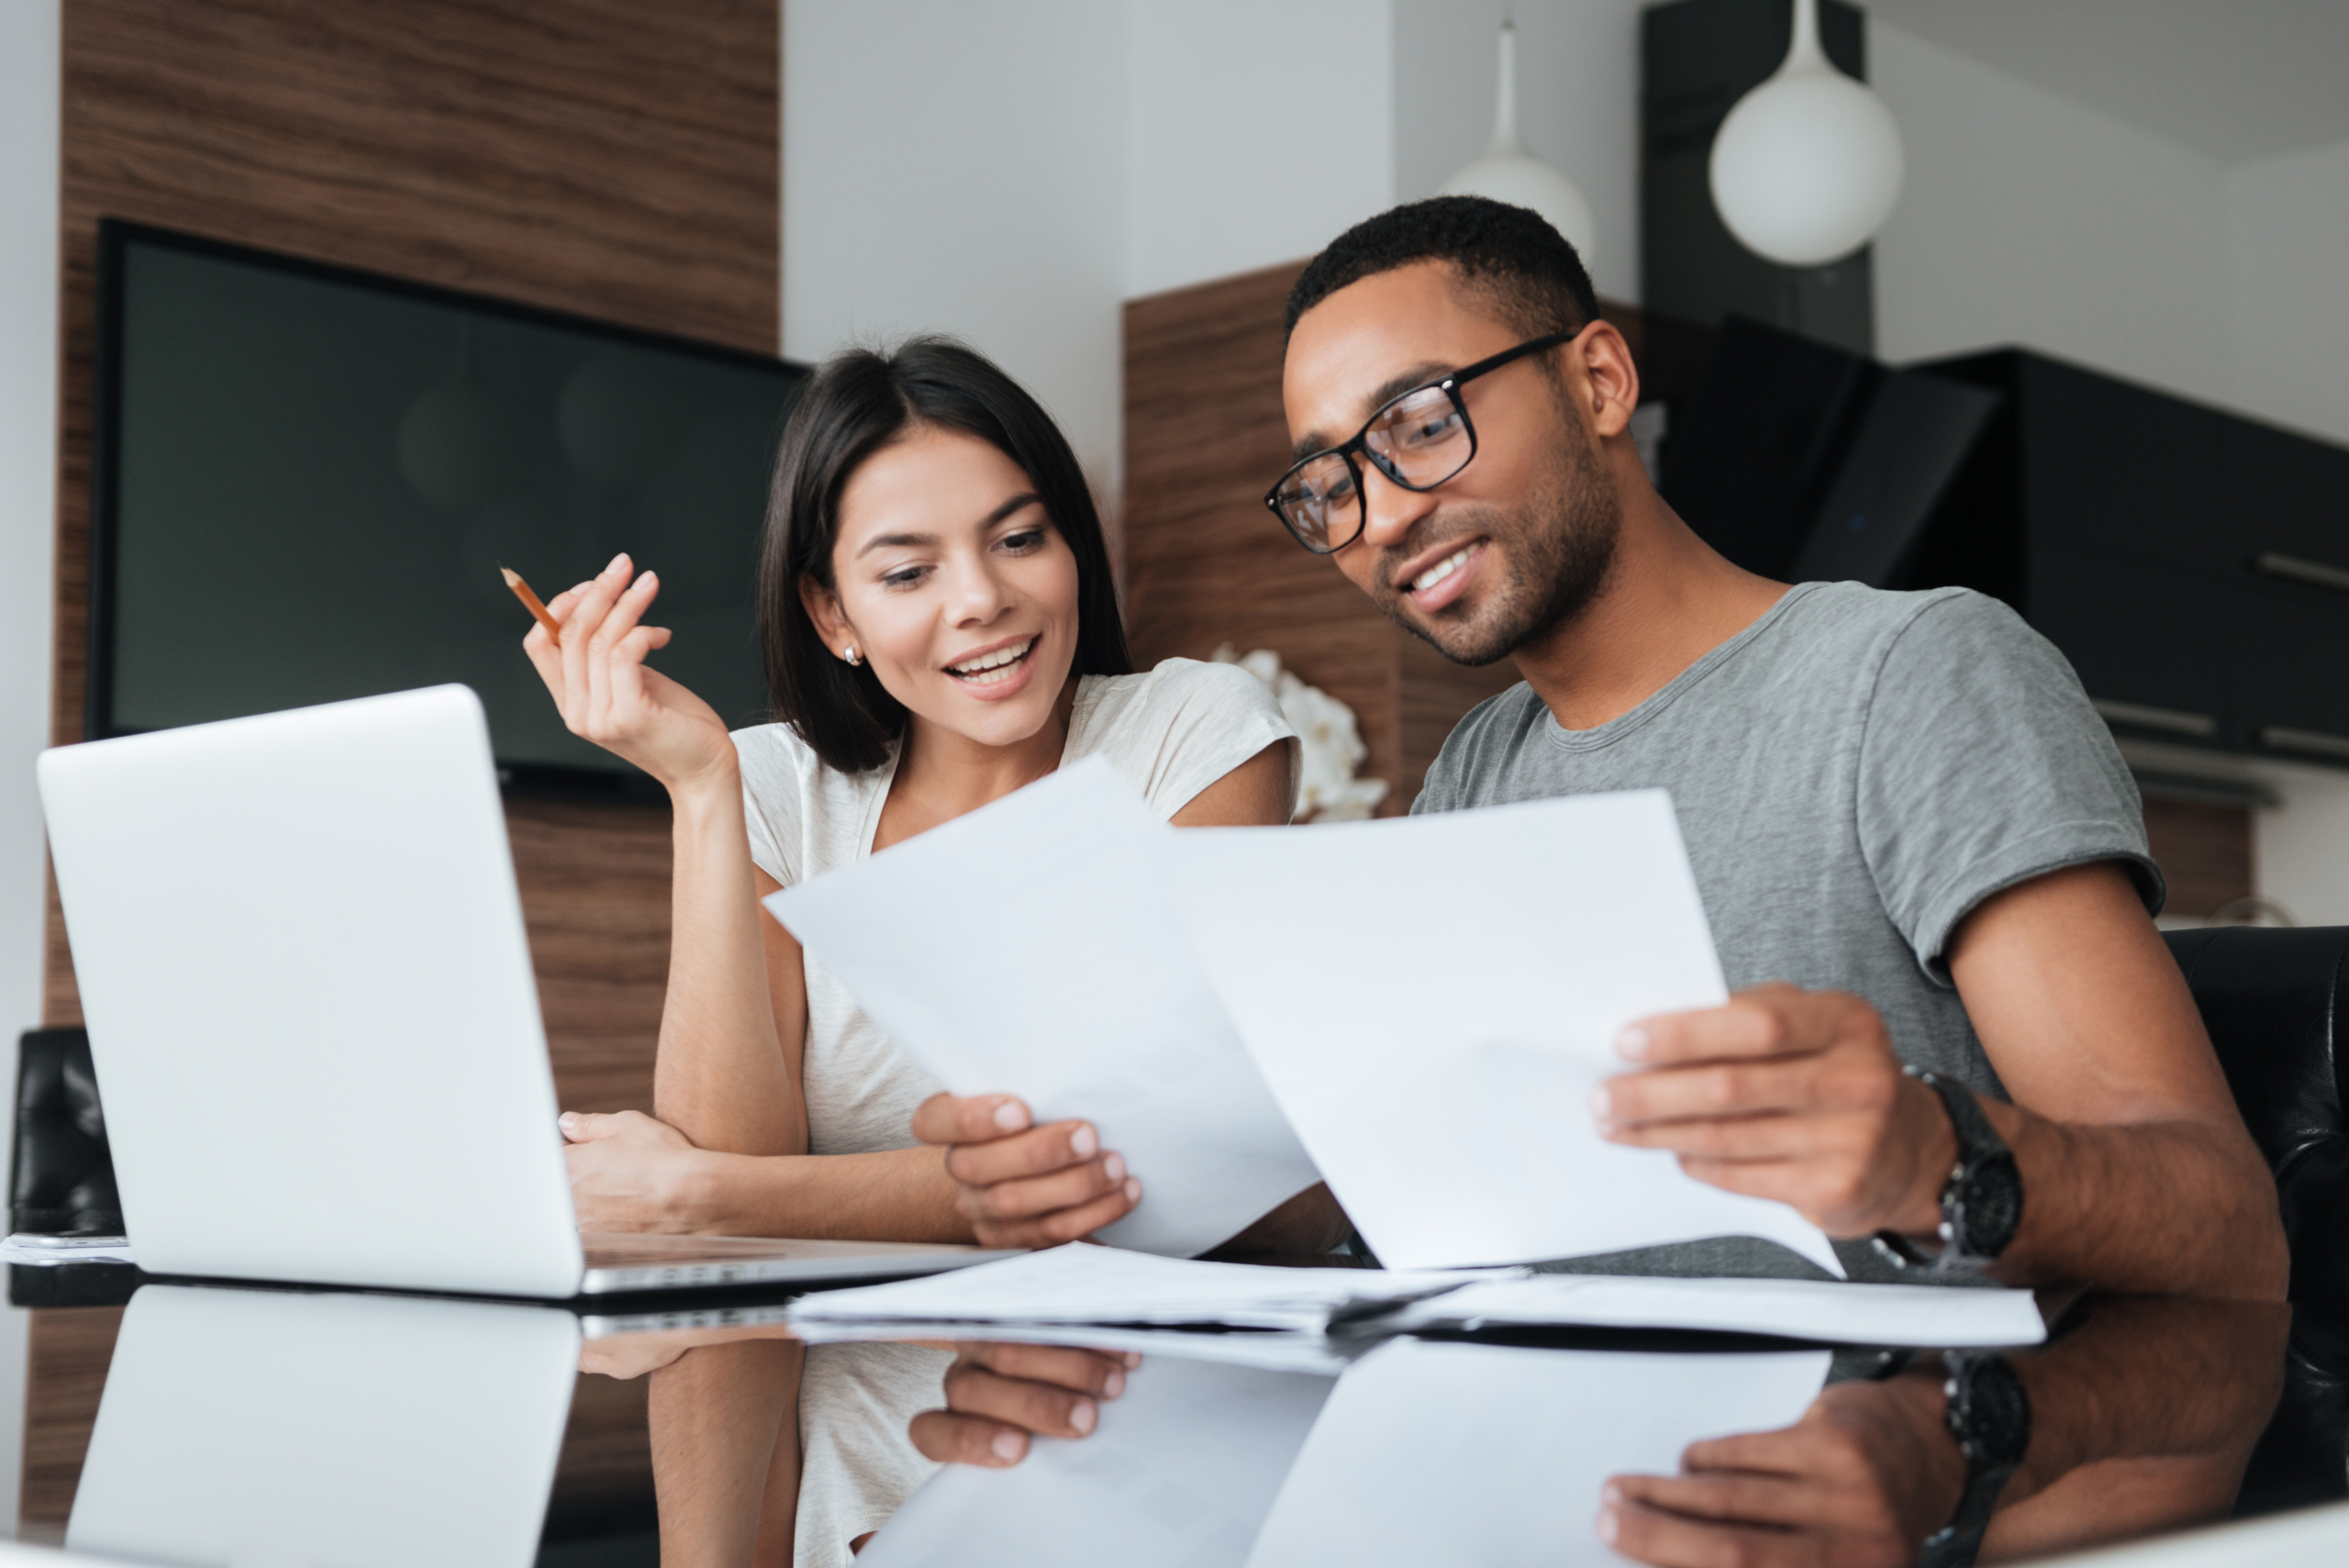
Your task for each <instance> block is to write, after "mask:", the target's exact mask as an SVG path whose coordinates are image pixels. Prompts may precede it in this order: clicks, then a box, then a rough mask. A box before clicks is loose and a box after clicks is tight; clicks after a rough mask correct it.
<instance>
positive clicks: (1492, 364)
mask: <svg viewBox="0 0 2349 1568" xmlns="http://www.w3.org/2000/svg"><path fill="white" fill-rule="evenodd" d="M1582 332H1583V328H1575V330H1574V331H1572V332H1553V333H1551V334H1550V335H1549V336H1548V337H1546V338H1536V339H1533V340H1532V341H1531V342H1530V343H1520V344H1519V345H1518V346H1517V347H1516V348H1514V349H1504V350H1501V352H1499V353H1497V354H1495V355H1494V356H1493V357H1492V358H1491V359H1488V360H1478V361H1476V362H1475V364H1473V365H1470V366H1468V367H1467V368H1465V369H1464V370H1456V371H1453V373H1451V374H1450V375H1448V376H1445V377H1444V378H1443V379H1442V381H1431V382H1430V383H1428V384H1427V385H1425V386H1415V387H1413V388H1412V389H1411V390H1410V391H1408V392H1406V393H1403V394H1402V395H1399V396H1397V397H1393V398H1389V399H1388V400H1387V401H1386V403H1385V404H1383V405H1381V406H1380V407H1379V410H1378V412H1377V413H1375V414H1373V415H1372V416H1371V417H1369V419H1368V420H1366V421H1365V422H1364V425H1363V428H1361V429H1359V430H1357V431H1355V432H1354V439H1353V440H1350V441H1347V442H1345V443H1343V444H1342V445H1340V446H1334V447H1329V448H1326V449H1324V450H1320V451H1318V452H1315V453H1313V454H1312V455H1311V456H1310V457H1308V458H1306V459H1304V460H1303V461H1302V462H1298V463H1297V466H1296V467H1294V468H1292V469H1290V470H1289V471H1288V472H1287V473H1284V474H1282V475H1281V482H1280V483H1279V484H1275V485H1274V486H1273V487H1272V488H1271V489H1270V490H1268V491H1266V492H1265V493H1264V505H1265V506H1270V507H1271V508H1272V509H1273V515H1274V516H1275V517H1278V518H1279V519H1280V520H1281V526H1282V527H1284V528H1287V529H1288V531H1289V532H1290V534H1291V535H1293V536H1294V537H1295V538H1296V539H1297V543H1299V544H1301V545H1303V546H1304V547H1305V548H1306V549H1308V550H1311V551H1312V552H1313V553H1314V554H1316V555H1329V554H1331V553H1333V552H1334V551H1337V550H1343V549H1345V547H1346V546H1348V545H1350V544H1352V543H1353V541H1354V540H1355V539H1358V538H1360V537H1361V536H1362V528H1363V507H1362V470H1361V469H1359V468H1357V467H1355V466H1354V456H1355V454H1356V453H1360V454H1361V455H1362V456H1364V457H1366V458H1368V459H1370V461H1371V462H1375V463H1376V464H1377V465H1378V472H1379V473H1383V474H1385V475H1386V477H1387V478H1389V479H1391V480H1393V481H1394V482H1395V483H1396V484H1399V485H1401V486H1402V487H1403V488H1404V489H1406V490H1432V489H1434V488H1435V487H1436V486H1437V485H1439V484H1442V483H1443V482H1444V481H1445V480H1447V479H1450V478H1451V477H1453V475H1454V474H1456V473H1459V472H1460V471H1461V470H1462V469H1464V468H1466V467H1467V466H1468V464H1469V462H1470V461H1471V460H1472V459H1474V458H1475V455H1476V427H1475V425H1474V424H1473V423H1471V422H1470V420H1469V418H1468V403H1467V400H1466V399H1465V398H1464V397H1462V396H1461V395H1460V389H1461V388H1462V387H1463V386H1465V385H1466V384H1468V383H1470V382H1472V381H1474V380H1475V379H1476V378H1477V377H1478V376H1480V375H1484V374H1486V373H1488V372H1491V371H1497V370H1498V369H1500V368H1501V367H1502V366H1503V365H1505V364H1508V362H1509V361H1512V360H1521V359H1523V358H1524V357H1525V356H1526V355H1528V354H1538V353H1540V352H1541V351H1542V350H1544V349H1554V348H1556V347H1557V346H1558V345H1559V344H1561V343H1570V342H1572V341H1573V340H1574V339H1576V338H1578V337H1580V336H1582Z"/></svg>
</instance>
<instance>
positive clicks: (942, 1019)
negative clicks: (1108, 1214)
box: [766, 757, 1321, 1257]
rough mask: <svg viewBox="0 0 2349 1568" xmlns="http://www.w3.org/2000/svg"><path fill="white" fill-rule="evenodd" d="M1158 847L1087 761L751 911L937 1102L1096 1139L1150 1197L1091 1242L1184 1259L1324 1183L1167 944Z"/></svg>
mask: <svg viewBox="0 0 2349 1568" xmlns="http://www.w3.org/2000/svg"><path fill="white" fill-rule="evenodd" d="M1172 832H1173V829H1172V828H1168V827H1167V826H1166V825H1165V824H1164V823H1163V822H1161V821H1160V820H1159V819H1158V818H1157V817H1155V816H1154V815H1152V812H1151V810H1150V808H1149V807H1148V806H1146V805H1144V804H1143V802H1142V801H1141V798H1140V797H1139V796H1138V795H1135V793H1134V791H1133V789H1132V788H1131V787H1130V785H1129V784H1126V782H1125V781H1124V779H1122V778H1121V777H1120V776H1119V773H1118V772H1117V770H1116V769H1115V768H1114V767H1112V766H1111V765H1110V764H1109V763H1108V762H1107V761H1106V760H1104V759H1102V758H1099V757H1089V758H1086V759H1085V761H1083V762H1078V763H1076V764H1074V766H1071V767H1068V768H1063V769H1062V770H1061V771H1060V772H1059V773H1053V774H1052V775H1051V776H1050V777H1048V778H1045V779H1043V780H1041V781H1040V782H1038V783H1036V784H1030V785H1029V786H1028V787H1027V788H1026V789H1023V790H1020V791H1019V792H1017V793H1016V794H1014V795H1009V796H1008V797H1006V798H1005V799H1002V800H999V801H996V803H995V804H993V805H992V806H985V807H982V808H981V809H979V810H977V811H974V812H973V813H971V814H970V815H969V816H967V817H958V818H956V819H955V820H953V821H952V822H948V823H945V824H944V825H942V826H941V827H937V828H931V829H930V831H929V832H927V833H924V834H922V835H921V836H920V837H919V838H917V839H914V840H911V841H909V842H907V843H904V844H899V845H896V847H894V848H892V849H889V850H886V851H883V852H882V853H880V854H877V855H874V856H873V857H872V858H871V859H869V860H865V861H862V862H857V863H856V864H854V865H852V866H845V867H842V868H841V869H840V870H838V871H835V872H831V873H828V874H826V875H823V876H819V877H816V878H813V879H811V880H809V881H807V882H805V883H802V884H799V885H798V886H796V887H793V888H789V889H786V890H785V891H784V892H782V893H778V894H775V895H773V896H771V897H770V898H768V899H767V901H766V906H767V908H768V909H769V910H770V911H772V912H773V913H774V917H775V918H776V919H777V920H780V921H781V922H782V923H783V924H784V926H785V929H788V930H789V931H790V932H791V933H792V935H794V936H796V937H797V938H798V939H799V940H800V941H801V942H802V943H803V944H805V945H806V947H807V951H808V952H809V953H811V954H812V955H814V957H815V959H816V960H817V961H818V962H820V963H821V964H822V965H823V966H824V968H825V969H827V970H829V972H830V973H832V974H833V975H834V976H836V977H837V978H838V979H839V980H840V981H841V984H844V985H846V986H847V987H848V989H849V991H850V993H851V994H852V995H854V996H855V997H856V1000H857V1004H858V1006H862V1007H863V1009H864V1010H865V1012H866V1013H868V1014H870V1015H871V1016H872V1018H873V1020H874V1022H875V1023H877V1024H879V1025H880V1026H881V1028H882V1029H884V1030H885V1031H886V1032H887V1034H888V1036H889V1039H890V1041H891V1043H892V1044H894V1045H896V1047H897V1049H899V1050H900V1051H904V1052H905V1053H906V1054H907V1056H909V1057H911V1058H913V1060H914V1061H915V1062H918V1063H919V1064H920V1065H921V1066H922V1067H923V1068H924V1069H925V1070H927V1071H928V1072H929V1073H930V1075H931V1076H932V1077H934V1078H936V1079H937V1080H938V1081H939V1083H940V1084H941V1085H943V1086H944V1087H945V1088H947V1089H948V1090H950V1091H951V1092H952V1093H954V1094H957V1095H981V1094H995V1093H1000V1094H1013V1095H1019V1096H1020V1098H1022V1099H1023V1100H1025V1101H1026V1102H1027V1103H1028V1106H1029V1108H1030V1110H1031V1111H1032V1112H1034V1114H1035V1116H1036V1118H1037V1119H1038V1120H1039V1121H1056V1120H1060V1119H1063V1118H1084V1119H1085V1120H1088V1121H1090V1122H1092V1123H1093V1124H1094V1125H1095V1127H1096V1128H1097V1129H1099V1131H1100V1135H1101V1139H1102V1146H1103V1147H1104V1148H1106V1149H1110V1150H1114V1151H1117V1152H1118V1153H1119V1155H1120V1156H1121V1157H1122V1158H1123V1159H1124V1160H1125V1162H1126V1165H1127V1168H1128V1169H1129V1170H1130V1171H1132V1172H1133V1173H1135V1174H1136V1175H1137V1176H1139V1177H1140V1178H1141V1182H1142V1185H1143V1189H1144V1193H1145V1196H1144V1198H1143V1201H1142V1203H1141V1207H1138V1208H1136V1209H1135V1210H1134V1211H1133V1212H1132V1213H1130V1214H1129V1215H1128V1216H1127V1217H1126V1218H1123V1219H1120V1220H1119V1221H1118V1222H1117V1223H1116V1224H1114V1225H1111V1226H1109V1227H1108V1228H1107V1229H1103V1230H1102V1231H1101V1232H1100V1235H1101V1238H1102V1240H1106V1241H1108V1242H1111V1243H1113V1244H1115V1245H1117V1246H1120V1247H1134V1248H1140V1249H1141V1250H1142V1251H1151V1252H1162V1253H1166V1254H1169V1255H1171V1256H1175V1257H1190V1256H1192V1255H1193V1254H1195V1253H1198V1252H1203V1251H1207V1250H1208V1248H1210V1247H1212V1246H1214V1245H1216V1244H1217V1243H1218V1242H1220V1241H1224V1240H1230V1238H1231V1237H1232V1236H1234V1235H1236V1234H1238V1233H1239V1232H1240V1231H1241V1230H1243V1229H1246V1228H1247V1226H1248V1225H1249V1224H1250V1223H1251V1222H1252V1221H1253V1220H1255V1219H1257V1218H1261V1217H1262V1216H1264V1214H1266V1213H1268V1212H1270V1211H1271V1210H1272V1209H1273V1208H1275V1207H1277V1206H1278V1205H1279V1204H1280V1203H1281V1202H1282V1201H1284V1200H1285V1199H1286V1198H1289V1197H1291V1196H1293V1195H1296V1194H1297V1193H1299V1192H1302V1191H1304V1190H1305V1189H1306V1188H1307V1187H1309V1186H1311V1185H1313V1184H1315V1183H1316V1182H1319V1180H1320V1179H1321V1178H1320V1175H1319V1173H1318V1172H1316V1171H1315V1170H1314V1168H1313V1162H1312V1161H1311V1160H1310V1159H1308V1158H1307V1156H1306V1153H1305V1151H1304V1149H1303V1147H1302V1146H1300V1145H1299V1144H1298V1142H1297V1135H1296V1133H1294V1132H1292V1131H1291V1130H1290V1129H1289V1125H1288V1122H1287V1121H1286V1119H1285V1118H1283V1117H1282V1115H1281V1112H1280V1108H1279V1107H1278V1106H1275V1104H1274V1103H1273V1098H1272V1095H1271V1094H1270V1093H1269V1092H1268V1091H1267V1090H1266V1089H1265V1087H1264V1078H1263V1076H1262V1075H1261V1074H1260V1073H1258V1072H1257V1070H1256V1067H1255V1065H1254V1063H1253V1062H1251V1061H1250V1060H1249V1056H1248V1051H1247V1048H1246V1047H1245V1046H1243V1045H1242V1044H1241V1041H1240V1037H1239V1036H1238V1034H1236V1033H1235V1032H1234V1031H1233V1029H1232V1027H1231V1020H1230V1018H1229V1017H1228V1016H1227V1015H1226V1014H1225V1012H1224V1010H1223V1007H1222V1006H1221V1004H1219V1002H1218V1001H1217V1000H1216V996H1215V992H1214V990H1213V988H1212V987H1211V986H1210V985H1209V984H1208V977H1207V973H1206V972H1205V971H1204V970H1203V969H1202V968H1201V967H1200V965H1199V962H1198V959H1197V955H1196V954H1195V953H1193V951H1191V947H1190V944H1189V943H1188V942H1187V941H1186V940H1184V936H1183V930H1182V928H1181V926H1180V925H1179V924H1178V923H1177V920H1176V917H1175V913H1174V911H1173V909H1172V908H1171V907H1170V904H1171V901H1170V899H1169V898H1168V896H1167V895H1166V893H1165V891H1164V886H1165V880H1166V879H1165V875H1164V872H1163V865H1162V863H1161V861H1160V856H1161V855H1162V854H1163V848H1164V844H1165V840H1166V839H1167V837H1168V836H1169V835H1170V834H1171V833H1172Z"/></svg>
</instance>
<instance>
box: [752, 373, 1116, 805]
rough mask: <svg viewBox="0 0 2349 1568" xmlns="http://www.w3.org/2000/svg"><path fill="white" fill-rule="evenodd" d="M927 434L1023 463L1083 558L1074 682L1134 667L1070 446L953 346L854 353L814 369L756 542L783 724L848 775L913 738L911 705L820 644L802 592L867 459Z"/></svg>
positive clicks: (1008, 386)
mask: <svg viewBox="0 0 2349 1568" xmlns="http://www.w3.org/2000/svg"><path fill="white" fill-rule="evenodd" d="M919 426H931V427H935V428H940V429H946V430H960V431H962V432H963V434H965V435H969V436H975V437H977V438H978V439H980V440H983V441H985V442H986V443H987V445H989V446H991V447H993V448H995V449H996V450H997V451H999V452H1001V453H1003V455H1004V456H1006V457H1008V458H1009V459H1010V460H1011V461H1012V462H1015V463H1018V464H1019V468H1020V470H1021V472H1022V473H1026V474H1027V475H1028V482H1029V483H1030V484H1032V485H1034V486H1035V487H1036V494H1037V495H1038V496H1039V497H1040V498H1041V500H1042V501H1043V504H1044V513H1045V515H1046V516H1047V517H1050V518H1051V519H1052V526H1053V527H1054V528H1057V529H1059V530H1060V536H1061V538H1063V539H1065V540H1067V541H1068V547H1069V549H1070V550H1071V551H1073V552H1074V554H1075V556H1076V615H1077V620H1076V657H1075V660H1074V664H1073V666H1072V673H1075V674H1079V675H1123V674H1127V673H1130V672H1131V671H1132V669H1133V667H1134V666H1133V658H1132V656H1131V655H1130V654H1129V653H1128V652H1127V651H1126V628H1125V623H1124V621H1122V620H1121V619H1119V616H1118V592H1117V585H1116V584H1115V583H1113V582H1112V581H1111V580H1110V573H1109V550H1108V544H1107V543H1106V542H1105V541H1104V540H1103V539H1102V537H1101V518H1100V516H1099V514H1098V513H1097V512H1096V511H1095V510H1094V508H1093V493H1092V491H1091V490H1090V489H1088V488H1087V487H1086V485H1085V473H1084V471H1083V470H1082V469H1080V468H1079V467H1078V466H1077V462H1076V454H1075V453H1074V452H1073V451H1071V450H1069V444H1068V438H1066V437H1065V436H1063V435H1062V434H1061V432H1060V427H1059V426H1057V425H1055V424H1053V423H1052V416H1051V415H1049V414H1047V413H1045V412H1044V409H1043V406H1042V405H1041V404H1040V403H1038V402H1037V401H1036V400H1035V399H1034V398H1033V397H1031V396H1030V395H1028V392H1027V389H1026V388H1024V387H1022V386H1021V385H1020V384H1019V383H1018V382H1016V381H1014V380H1012V379H1011V378H1010V377H1009V376H1008V375H1006V374H1004V373H1003V372H1002V370H1000V369H999V368H997V367H996V364H995V362H994V361H991V360H989V359H987V358H986V357H985V355H984V354H981V353H979V352H977V351H976V350H973V349H971V348H968V347H966V346H965V345H963V344H961V343H958V342H956V341H954V340H953V339H951V338H934V337H929V338H915V339H909V340H908V341H907V342H906V343H904V344H902V345H900V346H899V347H898V348H897V349H896V350H895V351H894V352H890V353H881V352H877V351H875V350H871V349H851V350H846V351H845V352H842V353H839V354H835V355H833V356H832V357H831V358H830V359H829V360H827V361H824V362H823V364H822V365H820V366H818V369H817V371H816V373H815V375H814V377H813V378H811V379H810V380H809V381H808V383H807V390H806V391H805V392H803V393H802V394H801V395H800V398H799V402H798V405H797V406H796V407H795V408H794V409H793V410H792V412H791V418H790V420H789V422H788V423H786V424H785V426H784V430H783V445H782V449H781V450H779V451H778V452H777V453H776V455H775V464H774V488H773V489H772V490H771V491H769V493H768V496H767V521H766V531H765V534H764V535H763V538H762V539H761V540H760V543H759V641H760V643H761V644H762V645H763V648H764V650H765V652H766V666H767V691H768V694H769V695H771V696H772V697H773V699H774V708H775V717H778V718H780V719H782V720H783V721H784V722H785V723H786V724H788V725H790V726H791V727H792V728H794V729H796V730H797V731H798V732H799V738H800V739H801V740H805V741H806V742H807V744H808V746H809V747H810V748H811V749H812V750H813V751H815V753H816V755H817V756H818V757H820V758H822V759H823V761H824V762H826V763H827V764H829V766H831V767H834V768H838V769H840V770H841V772H842V773H863V772H865V771H866V770H867V769H871V768H877V767H879V766H880V765H881V764H882V763H883V762H887V761H888V759H889V749H890V746H891V745H892V744H893V743H894V742H895V741H896V740H897V739H898V737H900V736H901V735H903V734H904V733H905V728H906V709H905V705H904V704H902V703H900V702H898V701H897V699H896V698H895V697H893V696H891V695H889V694H888V693H887V692H886V691H885V690H883V689H882V685H881V682H880V680H879V679H878V677H876V676H875V675H874V673H873V666H872V665H870V664H864V665H861V666H857V667H854V668H852V667H851V666H850V665H849V664H847V663H846V662H843V661H842V660H841V658H840V656H839V655H838V654H837V653H835V652H834V651H832V650H831V649H830V648H829V647H827V646H826V645H825V643H824V639H822V638H821V637H819V636H818V635H817V632H816V626H815V622H814V621H813V620H811V619H810V618H809V617H808V615H807V606H804V605H803V604H802V603H801V602H800V598H799V581H800V579H801V578H803V577H812V578H814V579H815V580H816V581H817V582H818V583H819V584H822V585H823V586H824V587H826V588H834V587H836V584H834V583H833V581H832V541H833V539H834V538H835V536H836V535H837V533H838V529H839V523H840V501H841V492H842V491H844V490H846V489H847V488H848V482H849V479H850V476H851V475H852V474H854V473H856V471H857V470H858V469H859V468H860V467H862V466H863V463H864V461H865V459H867V458H869V457H871V456H872V455H873V454H874V453H875V452H877V451H879V450H881V449H882V448H884V447H885V446H887V445H888V444H889V443H890V442H892V441H895V440H896V439H898V438H899V437H900V436H903V435H904V434H905V433H906V432H907V431H908V430H911V429H913V428H917V427H919Z"/></svg>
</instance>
